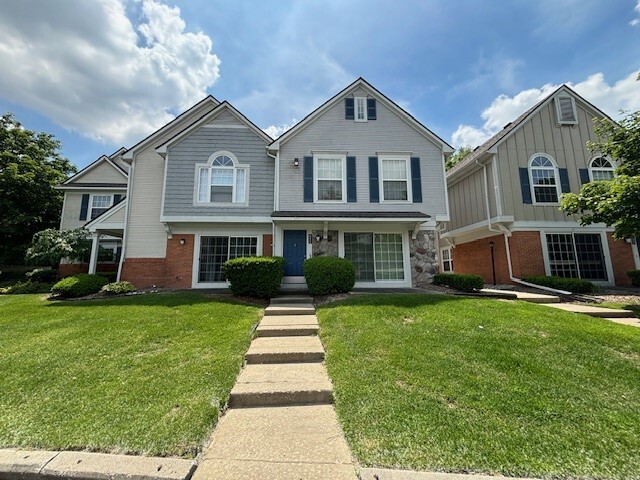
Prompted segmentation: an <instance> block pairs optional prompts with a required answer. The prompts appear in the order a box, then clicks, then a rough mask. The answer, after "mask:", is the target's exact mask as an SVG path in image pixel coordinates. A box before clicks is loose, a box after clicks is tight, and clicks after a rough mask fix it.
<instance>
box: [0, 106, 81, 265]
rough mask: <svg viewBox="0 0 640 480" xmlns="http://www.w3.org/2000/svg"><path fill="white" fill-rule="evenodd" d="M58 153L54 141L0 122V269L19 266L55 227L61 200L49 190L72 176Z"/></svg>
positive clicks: (5, 119) (10, 120)
mask: <svg viewBox="0 0 640 480" xmlns="http://www.w3.org/2000/svg"><path fill="white" fill-rule="evenodd" d="M59 149H60V142H59V141H58V140H56V139H55V138H54V136H53V135H51V134H48V133H44V132H34V131H31V130H27V129H25V128H23V127H22V125H21V124H20V122H18V121H17V120H16V119H15V117H14V116H13V115H12V114H10V113H7V114H5V115H3V116H2V117H0V265H2V264H22V263H23V262H24V253H25V250H26V248H27V246H28V245H29V242H30V240H31V238H32V237H33V235H34V234H35V233H36V232H38V231H40V230H43V229H46V228H51V227H56V226H57V225H58V222H59V221H60V212H61V210H62V198H63V195H62V192H59V191H57V190H55V189H54V188H53V187H54V186H55V185H58V184H60V183H61V182H63V181H64V180H65V179H66V178H67V177H68V176H69V174H71V173H73V172H75V171H76V169H75V167H74V166H73V165H72V164H71V163H70V162H69V161H68V160H67V159H65V158H63V157H62V156H61V155H60V152H59Z"/></svg>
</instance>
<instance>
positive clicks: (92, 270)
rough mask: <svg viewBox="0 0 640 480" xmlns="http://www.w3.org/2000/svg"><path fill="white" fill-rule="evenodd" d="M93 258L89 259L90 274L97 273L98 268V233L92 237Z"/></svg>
mask: <svg viewBox="0 0 640 480" xmlns="http://www.w3.org/2000/svg"><path fill="white" fill-rule="evenodd" d="M91 237H92V238H91V258H90V259H89V273H96V270H97V268H98V250H99V246H100V234H99V233H98V232H96V233H94V234H93V235H92V236H91Z"/></svg>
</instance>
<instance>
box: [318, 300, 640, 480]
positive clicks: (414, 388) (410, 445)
mask: <svg viewBox="0 0 640 480" xmlns="http://www.w3.org/2000/svg"><path fill="white" fill-rule="evenodd" d="M318 316H319V320H320V324H321V330H320V331H321V336H322V340H323V343H324V345H325V348H326V350H327V359H326V362H327V367H328V370H329V374H330V376H331V378H332V380H333V383H334V387H335V395H336V408H337V411H338V416H339V418H340V421H341V423H342V426H343V429H344V432H345V435H346V437H347V441H348V442H349V444H350V446H351V449H352V451H353V453H354V454H355V456H356V457H357V459H358V460H359V461H360V462H361V464H363V465H367V466H383V467H395V468H408V469H420V470H432V471H435V470H437V471H450V472H484V473H490V474H498V473H501V474H504V475H509V476H534V477H545V478H590V479H592V478H598V479H626V480H629V479H638V478H640V455H638V452H639V451H640V330H639V329H637V328H634V327H627V326H623V325H618V324H614V323H611V322H607V321H604V320H599V319H593V318H591V317H586V316H581V315H580V316H579V315H575V314H568V313H566V312H561V311H558V310H555V309H551V308H548V307H544V306H539V305H533V304H527V303H523V302H513V301H497V300H488V299H470V298H460V297H452V296H446V295H377V296H357V297H352V298H350V299H348V300H345V301H343V302H337V303H333V304H328V305H325V306H323V307H320V308H319V309H318Z"/></svg>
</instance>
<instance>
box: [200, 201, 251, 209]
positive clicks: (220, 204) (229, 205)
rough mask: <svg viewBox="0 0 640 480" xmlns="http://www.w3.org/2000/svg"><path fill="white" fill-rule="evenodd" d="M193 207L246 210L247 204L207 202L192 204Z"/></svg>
mask: <svg viewBox="0 0 640 480" xmlns="http://www.w3.org/2000/svg"><path fill="white" fill-rule="evenodd" d="M193 206H194V207H236V208H246V207H248V206H249V204H248V203H233V202H207V203H200V202H197V203H194V204H193Z"/></svg>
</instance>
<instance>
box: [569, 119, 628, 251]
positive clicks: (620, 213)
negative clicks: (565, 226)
mask: <svg viewBox="0 0 640 480" xmlns="http://www.w3.org/2000/svg"><path fill="white" fill-rule="evenodd" d="M594 132H595V133H596V136H597V137H598V141H597V142H588V143H587V147H588V148H589V150H591V151H592V152H595V153H598V154H599V155H603V156H609V157H611V158H612V159H613V160H615V161H618V162H620V166H619V167H618V168H616V171H615V177H614V178H613V180H605V181H598V182H590V183H587V184H585V185H583V186H582V188H581V189H580V193H578V194H575V193H566V194H564V195H563V196H562V200H561V206H560V208H561V209H562V210H564V211H565V212H567V213H568V214H570V215H576V216H578V222H579V223H580V225H589V224H592V223H604V224H606V225H607V226H609V227H613V228H614V229H615V231H614V234H613V235H614V237H615V238H618V239H621V238H625V237H637V236H640V111H637V112H633V113H628V114H627V115H626V116H625V117H624V118H623V119H622V120H620V121H619V122H617V123H614V122H611V121H610V120H607V119H600V120H597V121H596V124H595V127H594Z"/></svg>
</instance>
